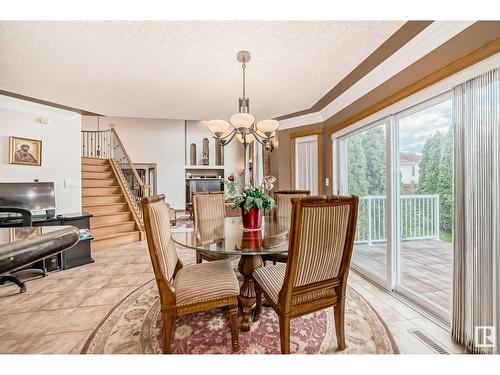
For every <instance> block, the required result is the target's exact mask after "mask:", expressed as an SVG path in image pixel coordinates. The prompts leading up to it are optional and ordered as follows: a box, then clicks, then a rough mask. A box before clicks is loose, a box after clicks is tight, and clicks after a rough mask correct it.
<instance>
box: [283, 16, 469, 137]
mask: <svg viewBox="0 0 500 375" xmlns="http://www.w3.org/2000/svg"><path fill="white" fill-rule="evenodd" d="M473 23H474V21H435V22H433V23H432V24H431V25H429V26H428V27H426V28H425V29H424V30H423V31H421V32H420V33H419V34H417V36H415V37H414V38H413V39H411V40H410V41H409V42H408V43H407V44H405V45H404V46H403V47H401V48H400V49H399V50H398V51H396V52H395V53H394V54H393V55H391V56H390V57H389V58H387V59H386V60H385V61H383V62H382V63H381V64H379V65H378V66H377V67H375V68H374V69H373V70H372V71H370V72H369V73H368V74H366V75H365V76H364V77H363V78H361V79H360V80H359V81H358V82H356V83H355V84H354V85H352V86H351V87H350V88H349V89H347V90H346V91H345V92H344V93H342V94H341V95H339V96H338V97H337V98H336V99H334V100H333V101H332V102H331V103H330V104H328V105H327V106H325V107H324V108H323V109H321V110H320V111H318V112H313V113H309V114H306V115H301V116H297V117H292V118H288V119H285V120H282V121H281V122H280V129H290V128H294V127H299V126H305V125H311V124H314V123H318V122H324V121H326V120H327V119H329V118H330V117H332V116H333V115H335V114H336V113H338V112H339V111H341V110H342V109H344V108H345V107H347V106H348V105H350V104H351V103H352V102H354V101H356V100H357V99H359V98H361V97H362V96H363V95H366V94H367V93H369V92H370V91H371V90H373V89H374V88H376V87H377V86H379V85H380V84H381V83H383V82H384V81H386V80H387V79H389V78H391V77H393V76H394V75H396V74H397V73H399V72H401V71H402V70H403V69H405V68H407V67H408V66H410V65H411V64H413V63H415V62H416V61H418V60H419V59H421V58H422V57H423V56H425V55H427V54H428V53H429V52H431V51H433V50H435V49H436V48H438V47H439V46H441V45H442V44H444V43H445V42H447V41H448V40H450V39H451V38H453V37H454V36H456V35H457V34H459V33H460V32H462V31H464V30H465V29H466V28H468V27H469V26H471V25H472V24H473Z"/></svg>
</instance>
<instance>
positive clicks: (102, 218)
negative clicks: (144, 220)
mask: <svg viewBox="0 0 500 375" xmlns="http://www.w3.org/2000/svg"><path fill="white" fill-rule="evenodd" d="M131 220H133V218H132V213H131V212H114V213H112V214H94V216H93V217H91V218H90V228H95V227H99V226H103V225H111V224H119V223H124V222H127V221H131Z"/></svg>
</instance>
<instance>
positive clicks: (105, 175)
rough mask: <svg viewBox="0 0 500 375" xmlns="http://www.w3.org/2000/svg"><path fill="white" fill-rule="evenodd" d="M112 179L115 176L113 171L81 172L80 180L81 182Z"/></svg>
mask: <svg viewBox="0 0 500 375" xmlns="http://www.w3.org/2000/svg"><path fill="white" fill-rule="evenodd" d="M109 178H112V179H113V180H114V179H115V174H114V173H113V171H102V172H101V171H99V172H96V171H92V172H86V171H83V172H82V179H83V180H100V179H109Z"/></svg>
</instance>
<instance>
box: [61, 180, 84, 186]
mask: <svg viewBox="0 0 500 375" xmlns="http://www.w3.org/2000/svg"><path fill="white" fill-rule="evenodd" d="M64 187H65V188H78V187H80V181H78V180H64Z"/></svg>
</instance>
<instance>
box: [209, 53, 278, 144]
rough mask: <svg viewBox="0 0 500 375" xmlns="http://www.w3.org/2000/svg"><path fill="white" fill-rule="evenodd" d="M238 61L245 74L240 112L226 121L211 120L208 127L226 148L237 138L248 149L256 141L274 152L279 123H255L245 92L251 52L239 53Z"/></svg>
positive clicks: (271, 121)
mask: <svg viewBox="0 0 500 375" xmlns="http://www.w3.org/2000/svg"><path fill="white" fill-rule="evenodd" d="M236 59H237V60H238V61H239V62H240V63H241V64H242V65H241V68H242V72H243V95H242V97H241V98H239V101H238V108H239V112H238V113H235V114H234V115H232V116H231V117H230V118H229V122H228V121H225V120H210V121H208V122H207V127H208V129H210V131H211V132H212V133H213V134H214V138H215V139H216V140H217V141H218V142H219V143H220V144H221V145H222V146H225V145H227V144H228V143H229V142H231V141H232V140H233V139H234V138H235V137H236V139H238V141H240V142H241V143H242V144H243V145H244V146H245V149H246V147H247V146H248V145H249V144H250V143H252V142H253V141H254V140H256V141H257V142H259V143H260V144H261V145H263V146H264V147H265V148H266V149H267V150H272V146H273V144H272V140H273V138H274V137H275V135H276V130H277V129H278V126H279V122H278V121H276V120H261V121H259V122H257V123H255V117H254V116H252V115H251V114H250V108H249V106H250V99H249V98H247V97H246V96H245V95H246V92H245V69H246V63H247V62H249V61H250V52H248V51H239V52H238V53H237V54H236Z"/></svg>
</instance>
